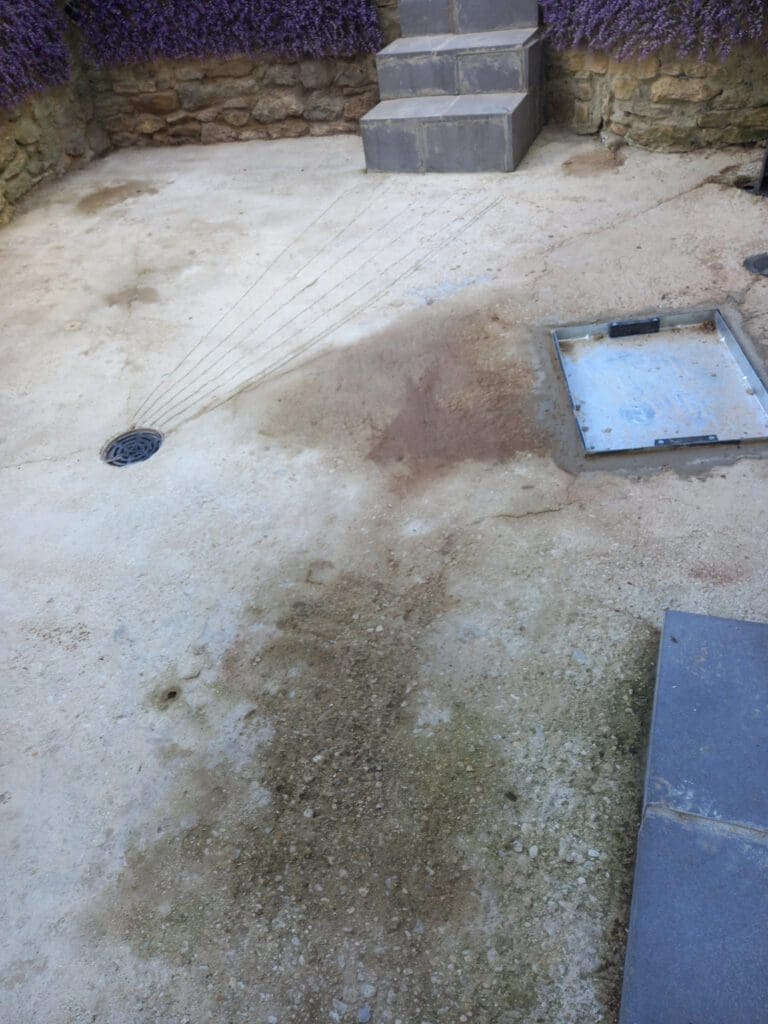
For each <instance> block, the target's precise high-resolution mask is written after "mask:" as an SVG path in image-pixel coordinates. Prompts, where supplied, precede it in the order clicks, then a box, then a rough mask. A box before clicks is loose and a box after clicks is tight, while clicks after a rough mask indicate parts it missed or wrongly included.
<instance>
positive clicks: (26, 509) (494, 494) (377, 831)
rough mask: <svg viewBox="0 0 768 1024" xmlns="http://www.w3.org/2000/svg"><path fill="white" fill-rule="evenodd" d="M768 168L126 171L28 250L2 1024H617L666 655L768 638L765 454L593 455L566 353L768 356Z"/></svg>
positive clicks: (9, 327) (81, 181) (158, 159)
mask: <svg viewBox="0 0 768 1024" xmlns="http://www.w3.org/2000/svg"><path fill="white" fill-rule="evenodd" d="M755 157H756V154H755V153H749V152H745V151H743V150H729V151H725V152H709V153H702V154H695V155H683V156H681V155H661V154H651V153H645V152H639V151H624V152H622V153H621V154H620V155H619V157H618V159H614V157H613V156H612V155H611V154H609V153H608V152H606V151H605V150H603V149H602V148H600V147H599V146H598V145H597V144H596V143H595V142H593V141H591V140H579V139H575V138H573V137H570V136H564V135H560V134H558V133H556V132H545V133H544V135H543V136H542V137H541V138H540V140H539V142H538V143H537V144H536V145H535V147H534V149H533V150H532V152H531V154H530V155H529V157H528V158H527V159H526V161H525V162H524V164H523V166H522V167H521V169H520V170H519V171H518V172H516V173H515V174H513V175H508V176H484V175H482V176H477V177H469V178H468V177H453V176H446V177H428V178H424V177H421V178H411V177H395V178H390V177H387V176H370V175H368V176H366V175H365V174H364V173H363V170H362V168H363V160H362V150H361V146H360V143H359V140H358V139H355V138H349V137H347V138H334V139H308V140H304V139H302V140H295V141H290V142H288V141H286V142H274V143H248V144H241V145H238V146H220V147H206V148H197V147H189V148H183V149H175V150H153V151H151V150H144V151H131V152H123V153H117V154H115V155H113V156H110V157H109V158H107V159H105V160H103V161H101V162H99V163H96V164H93V165H91V166H90V167H88V168H87V169H85V170H83V171H81V172H79V173H77V174H75V175H72V176H70V177H68V178H66V179H64V180H62V181H60V182H57V183H54V184H51V185H49V186H46V187H45V188H44V189H42V190H40V191H38V192H37V194H36V195H35V196H34V197H33V198H32V199H31V201H30V202H29V203H28V207H27V209H26V210H25V212H23V213H22V214H21V215H20V216H19V217H18V218H17V220H16V221H15V222H14V223H13V224H12V225H10V226H9V227H8V228H6V229H4V230H3V231H2V233H0V279H1V280H2V282H3V288H2V295H3V301H2V310H1V312H0V324H2V359H3V368H2V373H3V381H4V391H5V397H4V400H3V405H4V411H3V421H4V436H3V439H2V454H1V456H0V458H1V461H2V467H3V468H2V492H3V502H2V530H1V531H0V543H1V544H2V550H3V558H2V566H3V573H4V585H3V595H4V605H5V607H4V618H5V621H6V623H7V624H8V629H9V639H8V642H7V643H6V644H5V645H4V647H5V654H4V657H5V659H6V664H5V665H4V668H3V673H2V679H3V737H2V750H3V756H2V762H3V764H2V781H1V782H0V790H1V791H2V798H1V801H2V806H0V815H1V816H2V817H1V818H0V836H1V838H0V843H1V844H2V855H1V856H0V864H1V865H2V868H1V869H0V870H2V875H3V893H4V904H5V908H6V918H5V927H4V929H3V935H2V939H1V940H0V944H1V945H2V960H1V962H0V985H1V987H0V1019H2V1021H3V1022H6V1024H29V1022H41V1024H42V1022H45V1024H75V1022H77V1024H80V1022H99V1024H136V1022H139V1021H142V1022H143V1021H147V1022H149V1021H152V1022H158V1024H182V1022H188V1024H198V1022H200V1024H202V1022H208V1021H213V1022H217V1024H230V1022H231V1024H240V1022H246V1024H267V1022H270V1024H274V1022H279V1024H310V1022H311V1024H315V1022H322V1021H345V1022H347V1021H348V1022H355V1021H359V1022H363V1024H364V1022H366V1021H370V1022H372V1024H380V1022H382V1024H383V1022H389V1024H395V1022H396V1021H399V1022H400V1024H438V1022H440V1021H445V1022H446V1024H459V1022H465V1021H469V1022H472V1024H534V1022H542V1024H594V1022H596V1021H615V1019H616V1013H617V1000H618V993H619V988H620V980H621V967H622V958H623V952H624V941H625V927H626V923H627V913H628V907H629V896H630V888H631V871H632V860H633V854H634V845H635V838H636V829H637V824H638V815H639V806H640V791H641V772H642V762H643V754H644V748H645V742H646V729H647V723H648V713H649V706H650V698H651V694H652V688H653V674H654V667H655V657H656V649H657V643H658V630H659V627H660V624H661V621H662V617H663V612H664V609H665V608H668V607H674V608H680V609H685V610H688V611H694V612H701V613H706V614H713V615H719V616H726V617H744V618H750V619H757V620H768V592H767V591H766V587H765V569H764V566H765V564H766V562H768V535H767V534H766V530H765V527H764V522H765V511H764V510H765V505H766V501H768V462H766V461H765V458H764V456H765V453H766V448H765V447H764V446H757V447H754V448H746V447H745V448H744V449H743V450H742V451H738V450H735V449H728V448H722V449H717V448H715V449H696V450H694V451H692V452H691V451H689V452H683V453H680V452H678V453H672V452H658V453H652V454H651V455H636V456H632V457H627V456H624V457H620V458H616V457H610V458H607V459H602V458H596V459H594V460H592V461H587V460H585V459H584V457H583V456H582V455H581V453H580V449H579V443H578V441H577V437H576V428H575V424H574V423H573V422H572V416H571V413H570V411H569V409H568V408H567V404H566V402H565V399H564V395H563V388H562V383H561V381H560V378H559V375H558V371H557V369H556V367H555V365H554V362H553V358H552V352H551V340H550V337H549V334H548V328H549V326H550V325H553V324H556V323H567V322H578V321H580V320H584V321H593V320H598V319H600V318H601V317H603V316H610V315H611V314H622V313H626V314H630V313H637V312H640V311H644V310H652V309H655V308H659V307H660V308H663V309H676V308H685V307H693V306H700V305H701V306H712V305H721V306H727V307H728V308H729V309H730V310H731V312H732V315H733V318H734V320H736V322H737V323H741V324H742V326H743V328H744V329H745V330H746V331H747V332H748V334H749V335H751V337H752V338H753V339H754V342H755V346H756V349H757V352H758V354H759V355H760V357H761V358H764V357H765V356H766V355H767V354H768V347H767V346H766V344H765V342H766V341H768V281H766V280H764V279H762V278H757V277H753V276H751V275H749V274H748V273H747V272H746V271H745V270H744V269H743V268H742V260H743V259H744V257H745V256H747V255H750V254H752V253H755V252H759V251H761V250H764V249H765V248H766V232H767V230H768V203H765V202H763V201H760V200H758V199H755V198H753V197H751V196H749V195H747V194H745V193H744V192H742V191H740V190H738V189H737V188H735V187H733V185H732V184H729V182H730V181H731V180H732V179H733V178H734V176H735V174H736V169H737V168H738V167H740V166H743V165H746V164H748V163H750V162H752V163H754V159H755ZM291 240H294V241H293V244H289V243H291ZM235 303H238V305H237V306H236V308H235V309H233V308H232V307H233V305H234V304H235ZM219 321H220V322H219ZM209 329H210V334H207V335H206V332H208V331H209ZM230 331H231V332H232V333H231V337H228V333H229V332H230ZM200 339H202V340H200ZM222 339H227V340H226V341H222ZM269 339H272V340H269ZM198 340H200V344H199V347H198V348H197V349H196V351H195V354H194V355H193V357H191V359H187V360H185V361H183V362H182V365H181V367H179V366H178V364H179V363H180V361H182V360H184V356H185V355H186V354H187V353H188V352H189V351H190V349H192V347H193V346H194V345H195V344H196V343H197V342H198ZM217 346H218V347H217ZM225 353H226V355H225V356H224V362H217V360H219V358H220V357H221V356H222V355H224V354H225ZM292 357H295V358H292ZM200 359H202V360H203V361H202V362H201V363H196V361H197V360H200ZM277 360H281V361H280V362H279V364H278V365H279V369H281V370H282V371H285V372H283V373H282V375H275V373H274V372H273V370H274V369H275V368H276V361H277ZM193 364H195V365H194V367H193ZM217 374H219V375H218V376H217ZM253 385H257V386H253ZM155 388H159V389H160V390H159V391H158V392H156V394H155V396H154V397H155V398H159V397H162V400H163V402H164V404H162V405H161V404H158V403H155V405H154V407H150V406H146V407H145V408H146V410H147V412H148V413H151V415H148V420H149V421H147V419H144V420H142V421H141V422H140V423H139V425H140V426H159V427H161V428H162V429H163V430H164V431H165V432H166V439H165V443H164V446H163V447H162V449H161V450H160V452H159V453H158V454H157V455H156V456H155V457H154V458H153V459H151V460H150V461H148V462H146V463H143V464H141V465H138V466H133V467H129V468H126V469H115V468H112V467H109V466H107V465H105V464H104V463H103V462H102V461H101V460H100V459H99V451H100V448H101V447H102V445H103V444H104V443H105V442H106V441H107V440H108V439H109V438H110V437H112V436H114V435H115V434H117V433H119V432H120V431H122V430H125V429H127V428H128V427H130V426H132V425H133V421H134V417H135V413H136V410H137V409H138V407H139V406H140V404H141V403H142V402H143V400H144V399H145V397H146V396H147V395H148V394H150V393H151V392H152V391H153V389H155ZM174 400H175V402H176V404H175V405H174V404H173V403H174Z"/></svg>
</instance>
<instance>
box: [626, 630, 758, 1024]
mask: <svg viewBox="0 0 768 1024" xmlns="http://www.w3.org/2000/svg"><path fill="white" fill-rule="evenodd" d="M644 801H645V805H646V806H648V805H651V804H660V805H662V806H665V807H669V808H670V809H672V810H676V811H681V812H683V813H685V814H697V815H699V816H701V817H705V818H713V819H715V820H717V821H726V822H731V823H734V824H740V825H745V826H747V827H751V828H762V829H768V626H766V625H762V624H761V623H757V622H739V621H734V620H731V619H718V618H711V617H709V616H706V615H689V614H686V613H683V612H675V611H670V612H667V615H666V619H665V622H664V630H663V633H662V637H661V649H660V658H659V670H658V677H657V682H656V694H655V697H654V707H653V718H652V723H651V738H650V746H649V749H648V767H647V772H646V783H645V793H644ZM766 1020H768V1010H767V1011H766Z"/></svg>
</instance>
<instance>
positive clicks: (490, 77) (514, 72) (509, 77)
mask: <svg viewBox="0 0 768 1024" xmlns="http://www.w3.org/2000/svg"><path fill="white" fill-rule="evenodd" d="M521 57H522V54H521V53H520V51H519V50H507V51H506V52H502V53H476V54H462V55H461V56H459V58H458V88H457V90H456V91H457V92H465V93H478V92H518V91H520V90H521V89H522V88H523V69H522V59H521Z"/></svg>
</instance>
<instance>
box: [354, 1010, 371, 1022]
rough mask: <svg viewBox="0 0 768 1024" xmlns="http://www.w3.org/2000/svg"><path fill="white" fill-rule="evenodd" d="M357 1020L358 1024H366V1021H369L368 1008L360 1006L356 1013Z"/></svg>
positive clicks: (369, 1012) (369, 1011)
mask: <svg viewBox="0 0 768 1024" xmlns="http://www.w3.org/2000/svg"><path fill="white" fill-rule="evenodd" d="M357 1019H358V1022H359V1024H368V1021H369V1020H370V1019H371V1008H370V1006H361V1007H360V1009H359V1010H358V1011H357Z"/></svg>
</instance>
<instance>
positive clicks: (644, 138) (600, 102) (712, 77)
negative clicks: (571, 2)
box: [547, 48, 768, 151]
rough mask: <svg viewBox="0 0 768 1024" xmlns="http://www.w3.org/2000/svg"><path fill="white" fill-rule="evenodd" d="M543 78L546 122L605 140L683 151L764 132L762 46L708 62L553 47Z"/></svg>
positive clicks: (754, 139)
mask: <svg viewBox="0 0 768 1024" xmlns="http://www.w3.org/2000/svg"><path fill="white" fill-rule="evenodd" d="M547 79H548V80H547V103H548V115H549V120H550V121H551V122H553V123H558V124H565V125H567V126H568V127H570V128H572V129H573V130H574V131H577V132H579V133H581V134H585V135H586V134H591V133H596V132H598V131H602V132H603V137H604V138H605V140H606V141H607V142H608V144H609V145H620V144H621V143H622V142H628V143H633V144H635V145H638V146H646V147H648V148H651V149H666V150H673V151H681V150H689V149H697V148H700V147H703V146H717V145H733V144H739V143H758V142H762V141H763V140H764V139H765V137H766V136H768V53H766V52H765V50H763V51H762V52H761V51H760V50H758V49H757V48H749V49H743V50H740V51H738V52H735V53H733V54H731V56H730V57H728V58H727V59H726V60H725V61H710V62H703V61H701V60H694V59H684V58H680V57H677V56H675V55H674V54H670V53H666V54H664V53H663V54H661V55H660V56H657V57H648V58H646V59H644V60H627V61H617V60H615V59H614V58H611V57H608V56H607V55H605V54H598V53H589V52H586V51H581V50H571V51H567V52H565V53H554V52H550V54H549V56H548V73H547Z"/></svg>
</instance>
